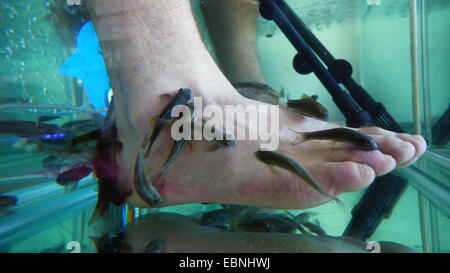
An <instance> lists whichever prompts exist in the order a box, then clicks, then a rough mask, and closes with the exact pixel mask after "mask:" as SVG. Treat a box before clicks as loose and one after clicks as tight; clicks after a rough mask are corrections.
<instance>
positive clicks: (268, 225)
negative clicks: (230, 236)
mask: <svg viewBox="0 0 450 273" xmlns="http://www.w3.org/2000/svg"><path fill="white" fill-rule="evenodd" d="M235 228H236V227H231V229H232V230H234V229H235ZM237 229H238V230H239V231H244V232H277V233H294V232H295V231H296V230H297V224H296V223H295V222H294V221H293V220H292V219H291V218H289V217H287V216H285V215H280V214H269V213H260V214H255V215H251V216H249V217H244V218H242V219H240V220H239V221H238V223H237Z"/></svg>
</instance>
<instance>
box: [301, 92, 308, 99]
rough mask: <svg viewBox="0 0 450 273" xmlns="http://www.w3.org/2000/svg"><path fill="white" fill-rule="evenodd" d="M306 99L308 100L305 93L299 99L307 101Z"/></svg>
mask: <svg viewBox="0 0 450 273" xmlns="http://www.w3.org/2000/svg"><path fill="white" fill-rule="evenodd" d="M308 98H309V96H308V95H306V94H305V93H303V94H302V96H301V98H300V99H308Z"/></svg>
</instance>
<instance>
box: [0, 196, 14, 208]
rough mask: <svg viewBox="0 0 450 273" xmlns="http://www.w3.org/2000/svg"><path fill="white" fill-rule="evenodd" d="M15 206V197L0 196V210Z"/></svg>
mask: <svg viewBox="0 0 450 273" xmlns="http://www.w3.org/2000/svg"><path fill="white" fill-rule="evenodd" d="M15 205H17V197H16V196H14V195H3V194H0V208H4V207H10V206H15Z"/></svg>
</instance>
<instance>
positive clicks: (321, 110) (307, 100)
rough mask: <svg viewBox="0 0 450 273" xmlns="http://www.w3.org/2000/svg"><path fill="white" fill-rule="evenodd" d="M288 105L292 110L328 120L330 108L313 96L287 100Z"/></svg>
mask: <svg viewBox="0 0 450 273" xmlns="http://www.w3.org/2000/svg"><path fill="white" fill-rule="evenodd" d="M287 107H288V109H289V110H290V111H293V112H299V113H301V114H303V115H305V116H308V117H312V118H317V119H321V120H328V110H327V108H325V107H324V106H323V105H322V104H320V103H319V102H317V101H316V100H315V99H313V98H312V97H307V96H306V97H304V98H302V99H299V100H289V99H288V101H287Z"/></svg>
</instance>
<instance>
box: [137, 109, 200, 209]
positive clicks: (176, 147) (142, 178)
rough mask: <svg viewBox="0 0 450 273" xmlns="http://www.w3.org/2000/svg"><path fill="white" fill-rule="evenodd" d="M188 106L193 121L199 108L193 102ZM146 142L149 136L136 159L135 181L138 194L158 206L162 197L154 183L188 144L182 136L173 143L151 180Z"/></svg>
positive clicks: (151, 204)
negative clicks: (146, 163) (146, 164)
mask: <svg viewBox="0 0 450 273" xmlns="http://www.w3.org/2000/svg"><path fill="white" fill-rule="evenodd" d="M188 107H189V108H190V110H191V117H190V118H191V121H194V119H195V118H196V117H197V109H195V108H194V104H192V103H191V104H189V105H188ZM145 143H148V136H146V137H145V138H144V142H143V144H142V148H141V151H139V153H138V156H137V159H136V163H135V170H134V183H135V186H136V191H137V193H138V195H139V196H140V197H141V198H142V199H143V200H144V201H145V202H146V203H147V204H149V205H150V206H157V205H160V204H161V203H162V198H161V196H160V195H159V193H158V191H157V190H156V189H155V188H154V187H153V183H154V182H156V181H157V180H158V179H159V178H160V177H161V175H163V173H164V172H165V171H166V170H167V169H168V168H169V167H170V166H172V164H173V162H174V161H175V159H176V158H177V157H178V155H179V154H180V152H181V150H182V149H183V147H184V145H185V144H186V140H185V139H183V138H182V139H180V140H176V141H175V142H174V143H173V145H172V149H171V150H170V153H169V156H168V157H167V159H166V161H165V162H164V164H163V166H162V167H161V169H160V170H159V172H158V174H157V175H156V176H155V177H154V178H152V179H151V180H150V181H149V180H148V178H147V176H146V175H145V169H144V159H143V149H144V147H145Z"/></svg>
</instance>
